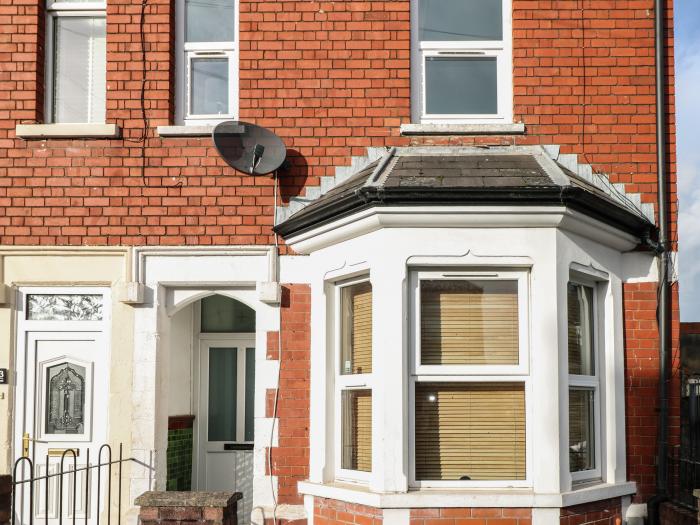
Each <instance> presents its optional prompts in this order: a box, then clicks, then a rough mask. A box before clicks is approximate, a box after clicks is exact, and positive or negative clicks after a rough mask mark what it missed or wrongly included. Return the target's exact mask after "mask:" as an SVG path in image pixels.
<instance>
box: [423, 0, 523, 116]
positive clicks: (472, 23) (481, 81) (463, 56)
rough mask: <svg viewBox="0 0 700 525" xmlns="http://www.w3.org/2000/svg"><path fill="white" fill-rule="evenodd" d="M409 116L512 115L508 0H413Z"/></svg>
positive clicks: (510, 39)
mask: <svg viewBox="0 0 700 525" xmlns="http://www.w3.org/2000/svg"><path fill="white" fill-rule="evenodd" d="M412 16H413V23H412V27H413V43H412V48H413V49H412V57H413V58H412V60H413V71H414V76H413V80H412V83H413V87H412V92H413V106H414V110H413V119H414V121H417V122H422V123H427V124H434V123H495V122H508V121H510V120H512V112H513V111H512V89H513V88H512V58H511V57H512V50H511V41H512V38H511V34H510V32H511V13H510V1H509V0H414V4H413V15H412Z"/></svg>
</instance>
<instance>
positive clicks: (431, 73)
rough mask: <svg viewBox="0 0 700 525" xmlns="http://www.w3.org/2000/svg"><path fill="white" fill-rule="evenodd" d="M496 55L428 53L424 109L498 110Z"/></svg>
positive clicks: (453, 111)
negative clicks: (437, 55) (452, 55)
mask: <svg viewBox="0 0 700 525" xmlns="http://www.w3.org/2000/svg"><path fill="white" fill-rule="evenodd" d="M496 69H497V67H496V58H495V57H479V58H471V57H470V58H464V57H426V59H425V92H426V97H425V105H426V109H425V112H426V113H427V114H429V115H482V114H483V115H491V114H496V113H497V112H498V103H497V99H498V85H497V72H496Z"/></svg>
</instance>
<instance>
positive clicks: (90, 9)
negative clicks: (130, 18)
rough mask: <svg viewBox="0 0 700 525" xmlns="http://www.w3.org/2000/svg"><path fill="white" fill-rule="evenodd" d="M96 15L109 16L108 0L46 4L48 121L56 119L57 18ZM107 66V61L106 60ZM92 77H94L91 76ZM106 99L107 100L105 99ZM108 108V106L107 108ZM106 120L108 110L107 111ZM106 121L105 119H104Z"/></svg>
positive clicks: (45, 83) (45, 112) (45, 72)
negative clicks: (55, 59)
mask: <svg viewBox="0 0 700 525" xmlns="http://www.w3.org/2000/svg"><path fill="white" fill-rule="evenodd" d="M68 16H75V17H95V18H105V19H106V18H107V3H106V2H60V1H59V2H56V1H52V0H48V1H47V4H46V38H45V42H46V44H45V46H44V48H45V54H44V62H45V67H44V74H45V80H44V115H45V118H44V120H45V121H46V122H47V123H55V120H54V84H55V82H54V74H55V71H54V57H55V52H56V49H55V44H54V39H55V29H54V25H55V23H56V19H57V18H59V17H68ZM105 67H106V62H105ZM91 78H92V77H91ZM105 101H106V100H105ZM90 108H91V105H90V104H88V115H89V114H90ZM105 109H106V108H105ZM105 120H106V111H105ZM88 123H91V124H99V122H92V121H91V120H90V118H88V122H75V123H72V122H71V123H70V124H88ZM102 123H104V121H102ZM60 124H69V122H65V123H64V122H61V123H60Z"/></svg>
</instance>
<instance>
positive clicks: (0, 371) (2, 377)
mask: <svg viewBox="0 0 700 525" xmlns="http://www.w3.org/2000/svg"><path fill="white" fill-rule="evenodd" d="M8 377H9V374H8V372H7V368H0V385H6V384H7V381H8Z"/></svg>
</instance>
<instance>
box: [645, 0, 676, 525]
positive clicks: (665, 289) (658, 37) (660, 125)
mask: <svg viewBox="0 0 700 525" xmlns="http://www.w3.org/2000/svg"><path fill="white" fill-rule="evenodd" d="M665 14H666V2H665V0H654V22H655V35H654V37H655V48H656V49H655V56H656V145H657V146H656V151H657V154H656V172H657V176H658V177H657V185H658V190H657V191H658V213H659V215H658V217H659V219H658V221H659V245H660V247H661V250H662V251H661V253H660V254H659V305H658V326H659V392H658V394H659V421H658V433H657V443H656V447H657V448H656V494H655V495H654V496H653V497H652V498H651V499H650V500H649V501H648V503H647V510H648V515H649V523H650V524H651V525H658V524H659V523H660V519H659V510H660V505H661V503H662V502H663V501H665V500H667V499H668V490H667V489H668V478H667V474H668V468H667V460H668V457H667V447H666V445H667V443H668V377H669V371H670V362H669V361H670V352H669V348H670V346H671V345H670V323H669V318H670V299H671V294H670V288H669V285H668V281H669V275H668V271H669V261H668V254H669V249H670V246H669V244H668V242H669V241H668V209H667V199H668V190H667V182H668V181H667V177H666V99H665V97H666V60H665V57H666V49H665V44H666V26H665Z"/></svg>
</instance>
